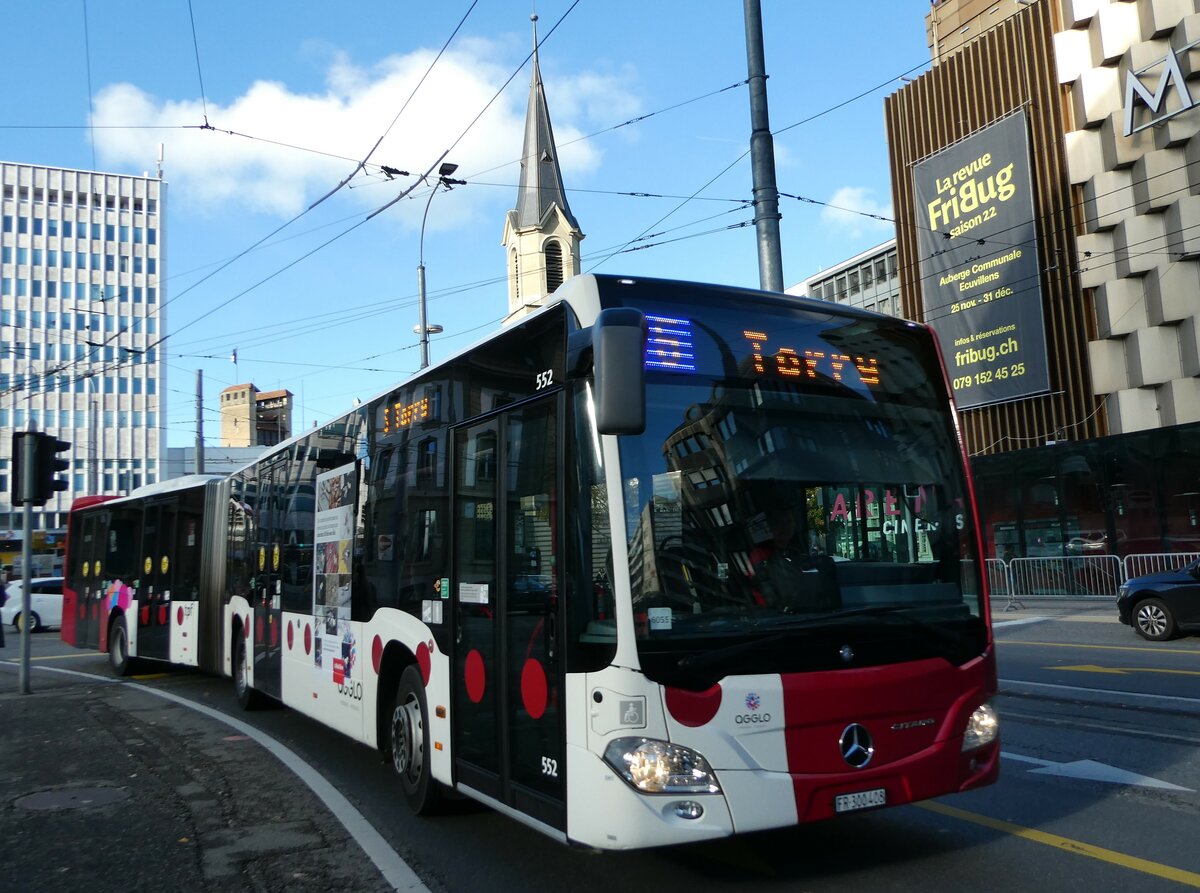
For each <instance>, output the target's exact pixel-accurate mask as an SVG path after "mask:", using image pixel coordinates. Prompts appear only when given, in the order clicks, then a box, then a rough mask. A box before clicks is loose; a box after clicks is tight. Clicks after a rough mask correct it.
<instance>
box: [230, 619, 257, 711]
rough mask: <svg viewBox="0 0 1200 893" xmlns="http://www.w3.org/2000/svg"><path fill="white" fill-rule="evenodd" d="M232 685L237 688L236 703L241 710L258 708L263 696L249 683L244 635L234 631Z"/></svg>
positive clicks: (247, 654)
mask: <svg viewBox="0 0 1200 893" xmlns="http://www.w3.org/2000/svg"><path fill="white" fill-rule="evenodd" d="M233 687H234V688H235V689H236V690H237V699H238V704H240V705H241V708H242V709H243V710H258V709H259V708H260V707H262V705H263V696H262V694H261V693H260V692H257V691H255V690H254V689H253V687H251V685H250V658H249V652H248V651H246V637H245V636H244V635H242V634H241V633H235V634H234V637H233Z"/></svg>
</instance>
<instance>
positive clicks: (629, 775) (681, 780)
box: [604, 738, 721, 794]
mask: <svg viewBox="0 0 1200 893" xmlns="http://www.w3.org/2000/svg"><path fill="white" fill-rule="evenodd" d="M604 760H605V762H607V763H608V764H609V765H610V766H612V767H613V768H614V769H616V770H617V772H618V773H620V775H621V777H622V778H624V779H625V780H626V781H627V782H629V783H630V784H631V785H633V786H634V787H635V788H637V789H638V790H639V791H642V792H643V793H647V794H680V793H700V794H719V793H720V792H721V787H720V785H718V784H717V779H716V776H714V775H713V771H712V767H710V766H709V765H708V760H706V759H704V757H702V756H700V754H698V753H696V751H694V750H690V749H689V748H686V747H680V746H679V745H678V744H671V743H670V742H669V741H655V740H654V739H652V738H617V739H616V740H615V741H612V742H610V743H609V745H608V747H606V748H605V749H604Z"/></svg>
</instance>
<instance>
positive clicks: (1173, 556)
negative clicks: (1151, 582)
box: [1122, 552, 1200, 580]
mask: <svg viewBox="0 0 1200 893" xmlns="http://www.w3.org/2000/svg"><path fill="white" fill-rule="evenodd" d="M1197 558H1200V552H1154V553H1146V554H1144V555H1126V556H1125V558H1124V560H1123V561H1122V564H1123V565H1124V570H1125V579H1126V580H1128V579H1130V578H1131V577H1141V576H1143V575H1145V574H1161V573H1162V572H1163V571H1173V570H1176V569H1177V568H1181V567H1184V566H1185V565H1188V564H1191V563H1192V562H1193V561H1195V560H1196V559H1197Z"/></svg>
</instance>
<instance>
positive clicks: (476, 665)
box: [463, 648, 487, 704]
mask: <svg viewBox="0 0 1200 893" xmlns="http://www.w3.org/2000/svg"><path fill="white" fill-rule="evenodd" d="M463 681H464V682H466V684H467V697H468V698H470V699H471V703H473V704H478V703H479V702H480V701H482V700H483V692H484V689H485V688H486V687H487V671H486V670H485V668H484V665H483V655H482V654H480V653H479V651H478V650H476V649H474V648H473V649H471V653H470V654H468V655H467V663H466V666H465V667H464V672H463Z"/></svg>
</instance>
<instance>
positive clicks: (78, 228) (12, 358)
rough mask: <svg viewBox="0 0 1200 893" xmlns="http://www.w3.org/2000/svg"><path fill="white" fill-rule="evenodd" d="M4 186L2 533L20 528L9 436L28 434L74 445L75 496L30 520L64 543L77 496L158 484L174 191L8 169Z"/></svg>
mask: <svg viewBox="0 0 1200 893" xmlns="http://www.w3.org/2000/svg"><path fill="white" fill-rule="evenodd" d="M0 183H2V189H3V192H2V195H3V210H2V214H3V221H2V227H0V531H15V530H20V529H21V528H22V523H23V513H22V510H21V509H20V508H15V507H14V506H13V505H12V471H13V462H12V456H11V451H12V432H13V431H23V430H28V429H29V428H30V426H31V425H32V426H35V427H36V429H37V430H39V431H45V432H47V433H49V434H52V435H53V436H55V437H57V438H59V439H60V440H64V441H68V442H69V443H70V444H71V449H70V451H69V452H68V453H64V454H62V455H63V456H64V457H65V458H68V459H69V461H70V468H69V470H68V471H67V472H66V473H65V478H66V480H67V482H68V484H69V485H70V487H69V489H68V490H66V491H65V492H63V493H60V494H58V495H56V496H55V498H54V499H52V500H51V501H50V502H48V503H47V504H46V505H45V506H44V507H41V508H35V509H34V520H33V529H34V530H35V531H56V530H61V529H62V527H63V525H64V522H65V518H66V512H67V510H68V508H69V507H70V505H71V501H72V500H73V499H74V498H75V497H77V496H82V495H86V494H121V493H127V492H129V491H130V490H133V489H134V488H136V487H139V486H141V485H143V484H148V483H153V482H155V481H157V480H159V478H160V467H159V460H160V452H161V448H162V445H163V444H164V443H165V438H164V437H163V434H162V432H163V430H164V426H165V419H164V418H163V413H164V410H165V407H166V401H165V399H164V395H165V392H166V388H165V381H164V375H165V368H166V367H165V364H164V363H163V362H162V356H161V352H160V349H159V348H158V347H157V343H158V341H159V340H160V339H161V338H162V337H163V335H164V334H165V314H164V310H163V307H164V304H165V295H164V294H163V290H162V282H163V281H164V280H165V278H166V277H165V270H164V269H163V262H164V257H165V251H164V243H165V239H164V231H163V223H164V220H165V217H164V213H163V212H164V208H163V204H164V199H165V194H166V186H165V184H164V183H163V182H162V181H161V180H160V179H157V178H155V177H149V176H140V177H134V176H126V175H121V174H105V173H96V172H90V171H76V170H66V169H61V168H52V167H41V166H37V165H30V164H16V163H7V162H3V163H0Z"/></svg>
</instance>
